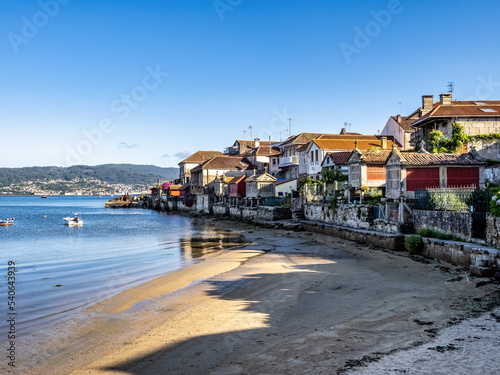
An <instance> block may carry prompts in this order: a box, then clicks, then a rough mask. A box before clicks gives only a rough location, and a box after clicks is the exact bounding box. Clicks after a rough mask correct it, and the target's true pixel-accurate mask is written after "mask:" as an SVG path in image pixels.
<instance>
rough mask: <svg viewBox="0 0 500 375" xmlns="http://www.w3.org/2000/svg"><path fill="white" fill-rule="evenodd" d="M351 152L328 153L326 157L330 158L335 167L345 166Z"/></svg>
mask: <svg viewBox="0 0 500 375" xmlns="http://www.w3.org/2000/svg"><path fill="white" fill-rule="evenodd" d="M351 152H352V151H340V152H328V153H327V155H328V156H329V157H331V158H332V160H333V162H334V163H335V164H336V165H346V164H347V159H349V156H351Z"/></svg>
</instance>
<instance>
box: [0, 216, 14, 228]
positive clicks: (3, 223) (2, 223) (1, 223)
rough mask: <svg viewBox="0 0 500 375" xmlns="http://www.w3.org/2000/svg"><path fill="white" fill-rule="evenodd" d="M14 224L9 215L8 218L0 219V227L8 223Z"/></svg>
mask: <svg viewBox="0 0 500 375" xmlns="http://www.w3.org/2000/svg"><path fill="white" fill-rule="evenodd" d="M12 224H14V218H13V217H11V218H10V219H5V220H0V227H6V226H8V225H12Z"/></svg>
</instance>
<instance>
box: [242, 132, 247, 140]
mask: <svg viewBox="0 0 500 375" xmlns="http://www.w3.org/2000/svg"><path fill="white" fill-rule="evenodd" d="M243 140H244V141H246V140H247V131H246V130H243Z"/></svg>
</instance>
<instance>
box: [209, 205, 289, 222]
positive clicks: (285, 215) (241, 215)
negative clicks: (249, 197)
mask: <svg viewBox="0 0 500 375" xmlns="http://www.w3.org/2000/svg"><path fill="white" fill-rule="evenodd" d="M213 213H214V215H215V216H218V217H222V216H229V217H230V218H232V219H235V220H241V221H247V222H255V223H265V222H269V221H276V220H286V219H291V218H292V211H291V210H290V208H287V207H286V208H285V207H267V206H259V207H228V206H225V205H214V206H213Z"/></svg>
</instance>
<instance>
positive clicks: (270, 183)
mask: <svg viewBox="0 0 500 375" xmlns="http://www.w3.org/2000/svg"><path fill="white" fill-rule="evenodd" d="M275 183H276V178H275V177H274V176H271V175H270V174H269V173H262V174H255V175H253V176H249V177H247V178H246V180H245V184H246V196H247V198H267V197H274V191H275V187H274V184H275Z"/></svg>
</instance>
